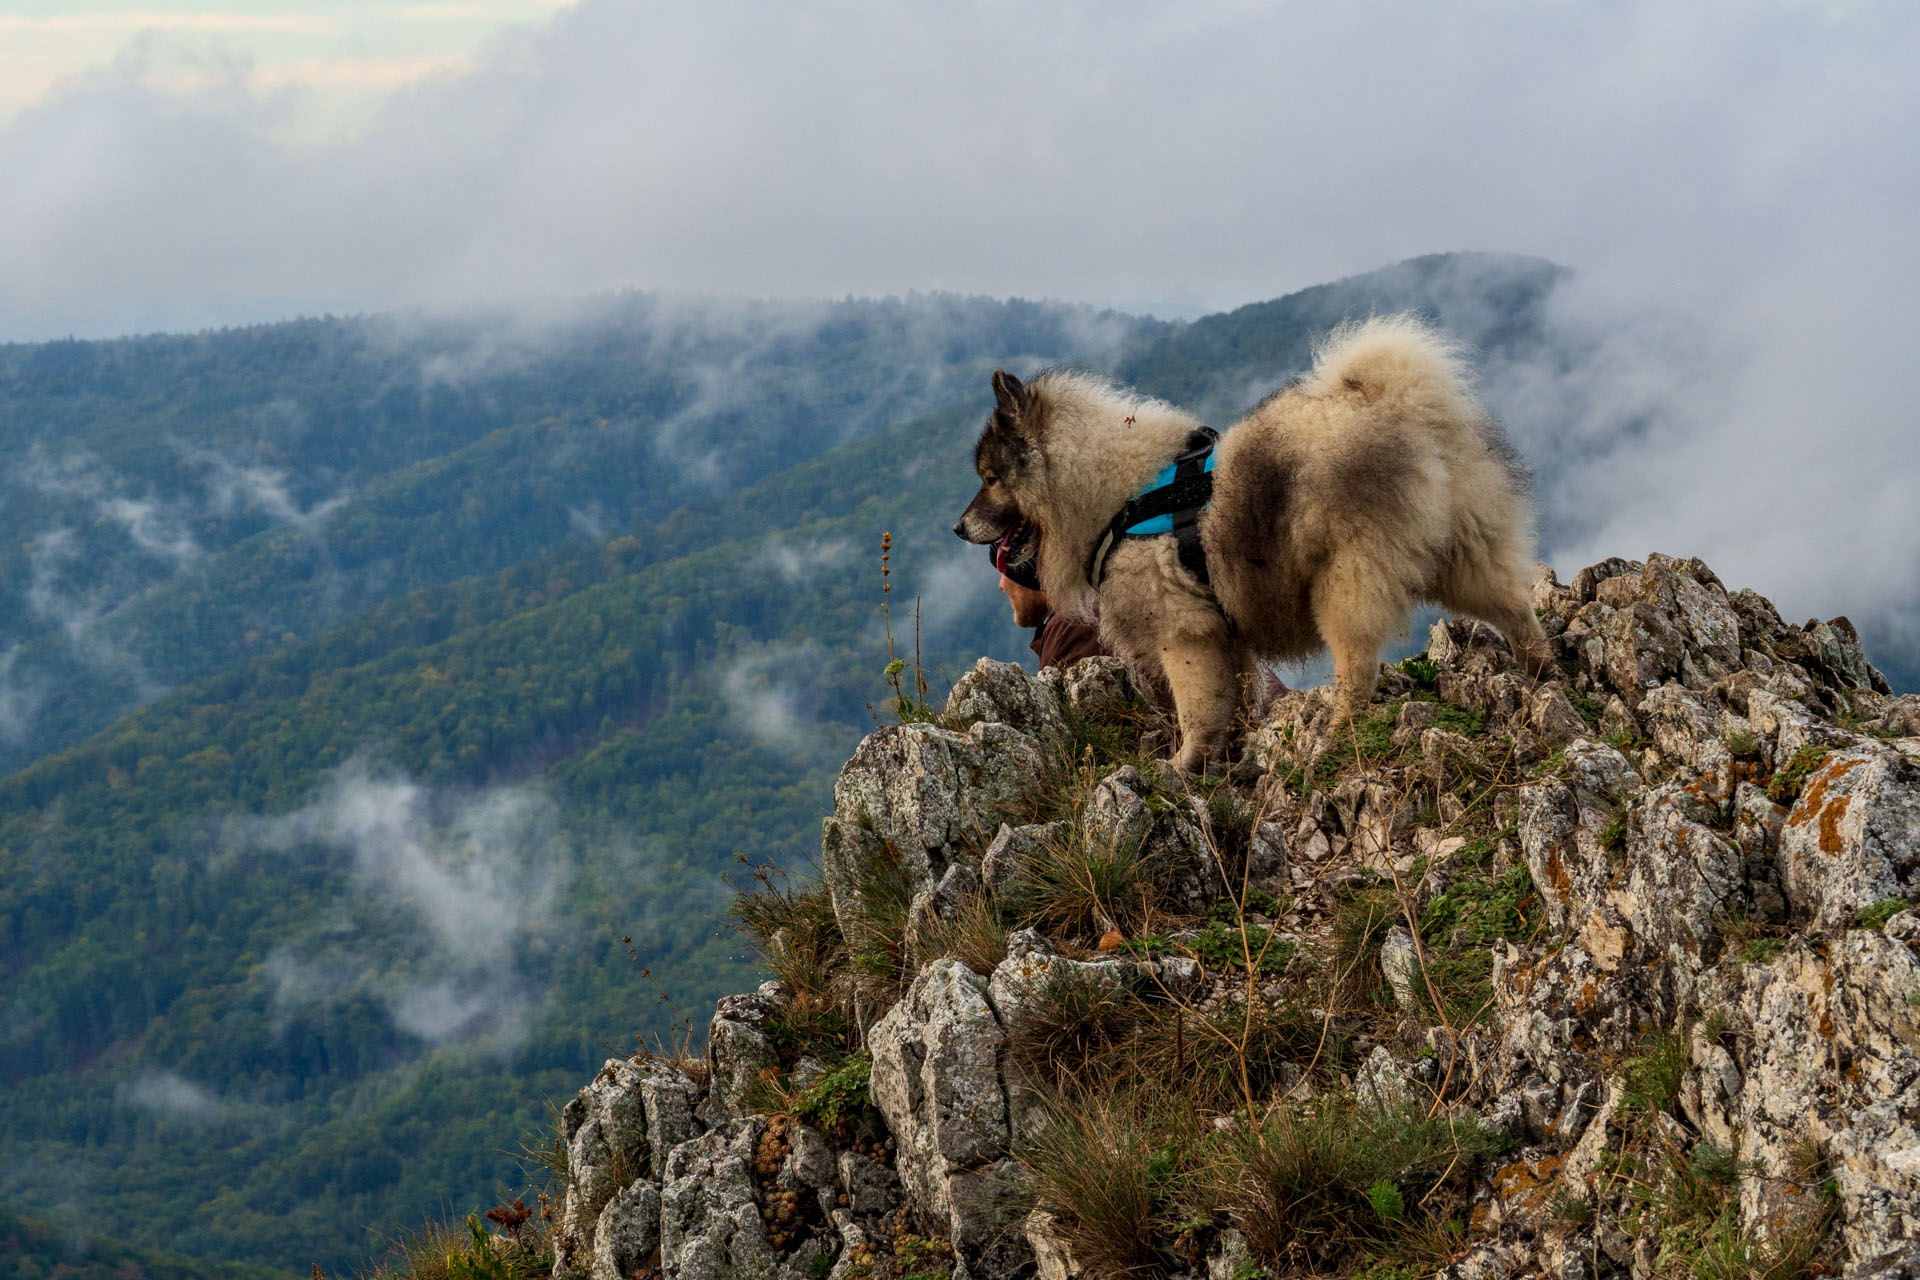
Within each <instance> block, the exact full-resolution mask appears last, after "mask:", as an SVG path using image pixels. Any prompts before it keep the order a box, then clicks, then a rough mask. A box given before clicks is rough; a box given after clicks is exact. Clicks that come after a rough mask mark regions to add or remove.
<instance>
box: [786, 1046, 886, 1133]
mask: <svg viewBox="0 0 1920 1280" xmlns="http://www.w3.org/2000/svg"><path fill="white" fill-rule="evenodd" d="M872 1076H873V1058H872V1057H871V1056H870V1055H869V1054H867V1053H865V1052H864V1051H863V1052H860V1053H856V1054H852V1055H850V1056H849V1057H848V1058H847V1059H846V1061H844V1062H842V1063H841V1064H840V1065H839V1066H837V1067H835V1068H834V1069H833V1070H832V1071H829V1072H828V1073H827V1074H826V1075H824V1076H821V1077H820V1079H818V1080H816V1081H815V1082H814V1083H813V1084H812V1085H810V1086H808V1088H807V1091H806V1092H805V1093H803V1094H801V1095H800V1100H799V1101H798V1102H797V1103H795V1104H794V1108H793V1109H794V1111H795V1113H797V1114H798V1115H799V1116H800V1118H801V1119H803V1120H805V1121H807V1122H808V1123H809V1124H811V1125H813V1126H814V1127H815V1128H816V1129H819V1130H820V1131H821V1132H823V1133H838V1132H839V1131H840V1129H841V1126H842V1125H843V1124H844V1123H845V1122H846V1121H847V1120H850V1119H851V1118H852V1117H853V1116H855V1115H857V1114H859V1112H860V1111H861V1109H863V1108H864V1107H866V1106H868V1105H869V1104H870V1103H871V1101H872V1099H871V1097H870V1095H869V1094H868V1092H867V1084H868V1081H869V1080H870V1079H871V1078H872Z"/></svg>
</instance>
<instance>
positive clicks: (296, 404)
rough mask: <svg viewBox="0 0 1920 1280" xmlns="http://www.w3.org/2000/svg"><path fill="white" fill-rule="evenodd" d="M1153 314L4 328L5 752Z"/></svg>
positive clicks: (645, 307)
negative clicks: (134, 330)
mask: <svg viewBox="0 0 1920 1280" xmlns="http://www.w3.org/2000/svg"><path fill="white" fill-rule="evenodd" d="M1151 328H1152V326H1151V325H1144V324H1143V323H1142V322H1140V321H1136V320H1131V319H1127V318H1124V317H1120V316H1115V315H1112V314H1110V313H1099V312H1094V311H1091V310H1089V309H1086V308H1077V307H1067V306H1058V305H1051V304H1030V303H1023V302H1017V301H1016V302H995V301H989V300H985V299H971V298H952V297H925V298H913V299H909V300H906V301H897V300H896V301H885V302H854V301H848V302H845V303H840V304H831V305H798V304H785V305H774V304H760V305H745V304H739V305H724V306H723V305H720V304H708V305H696V304H690V303H680V304H668V303H665V302H662V301H660V300H658V299H654V298H650V297H645V296H638V297H624V298H619V299H611V300H605V301H601V302H598V303H582V304H578V305H577V306H573V307H570V308H568V309H566V310H565V311H564V312H563V313H560V314H555V315H550V316H546V317H542V318H539V319H537V320H536V319H529V318H526V317H509V316H500V317H493V318H490V319H474V320H464V321H458V322H455V321H447V320H439V319H433V318H428V317H413V318H404V317H401V318H395V317H371V318H360V319H346V320H340V319H331V318H329V319H322V320H302V321H296V322H294V323H291V324H283V325H271V326H265V327H261V328H256V329H246V330H237V331H231V332H220V333H209V334H200V335H195V336H191V337H151V338H134V339H126V340H122V341H118V342H100V343H87V342H62V343H51V344H45V345H40V346H13V347H0V449H4V450H5V453H6V456H7V457H8V458H10V459H11V460H12V465H11V466H9V468H8V469H7V471H6V473H5V476H4V478H3V479H0V494H3V495H4V500H3V501H0V599H4V600H6V601H8V602H9V607H8V608H6V609H4V610H0V767H13V768H17V767H19V766H20V765H22V764H24V763H26V762H28V761H30V760H32V759H35V758H37V757H39V756H41V755H44V754H46V753H48V752H49V751H52V750H56V749H58V748H60V747H62V746H66V745H69V744H70V743H72V742H74V741H77V740H78V739H79V738H80V737H83V736H85V734H87V733H89V732H92V731H93V730H95V729H98V728H100V727H102V726H104V725H105V724H107V723H109V722H110V721H111V720H112V719H114V718H115V717H117V716H119V715H121V714H124V713H125V712H126V711H128V710H130V709H132V708H133V707H134V706H136V705H138V704H140V703H142V702H146V701H150V700H151V699H152V698H153V697H154V696H155V695H156V694H157V693H159V692H161V691H164V690H166V689H169V688H173V687H176V686H178V685H181V684H186V683H190V682H192V681H194V680H197V679H200V678H202V677H204V676H207V675H210V674H212V673H214V672H216V671H219V670H221V669H223V668H226V667H229V666H232V665H233V664H235V663H237V662H240V661H244V660H245V659H246V658H248V657H251V656H254V655H256V654H259V653H264V652H269V651H271V650H274V649H277V648H278V647H280V646H281V645H283V644H285V643H286V642H288V641H289V640H292V639H295V638H299V637H304V636H308V635H311V634H313V633H314V632H315V631H317V630H318V629H320V628H321V627H323V626H325V625H326V624H327V623H329V622H332V621H335V620H337V619H340V618H342V617H346V616H349V615H351V614H353V613H356V612H358V611H359V610H361V609H364V608H366V607H367V606H369V605H371V604H374V603H377V602H379V601H382V600H387V599H392V598H394V597H396V596H399V595H401V594H404V593H405V592H407V591H410V590H413V589H416V588H420V587H424V586H432V585H437V584H441V583H446V582H452V581H455V580H458V579H460V578H464V577H468V576H471V575H474V574H482V573H491V572H494V571H496V570H499V569H502V568H506V567H509V566H512V565H515V564H518V563H520V562H521V561H523V560H525V559H526V558H528V557H530V556H535V555H538V554H539V553H541V552H543V551H545V550H548V549H550V548H553V547H555V546H558V545H560V544H562V543H564V542H566V541H568V540H569V539H576V540H589V541H602V540H604V539H605V538H606V537H608V536H610V535H612V534H614V533H618V532H620V531H622V530H629V529H634V528H641V527H645V526H647V525H649V524H651V523H653V522H655V521H658V520H661V519H663V518H665V517H666V516H667V515H669V514H670V513H672V512H673V511H675V510H676V509H678V508H679V507H681V506H682V505H684V504H686V503H688V502H691V501H695V500H697V499H700V498H703V497H711V496H715V495H723V494H727V493H731V492H734V491H736V490H737V489H739V488H740V486H742V485H745V484H750V483H752V482H753V481H755V480H757V479H760V478H761V477H764V476H767V475H771V474H774V473H776V472H778V471H779V470H781V469H782V468H784V467H788V466H792V465H794V464H796V463H799V462H802V461H805V460H806V459H809V458H812V457H816V456H818V455H819V454H820V453H822V452H823V451H825V450H827V449H830V448H832V447H834V446H836V445H839V444H843V443H847V442H850V441H854V440H858V439H860V438H862V437H864V436H866V435H868V434H870V433H872V432H874V431H876V430H879V429H881V428H883V427H886V426H889V425H896V424H898V423H899V422H900V421H902V420H903V419H905V418H908V417H911V416H913V415H914V414H917V413H920V412H924V411H926V410H929V409H932V408H935V407H938V406H939V405H942V404H946V403H949V402H951V401H952V400H954V399H956V398H958V397H959V396H961V395H962V394H964V392H965V389H966V388H968V387H972V386H976V385H978V384H979V382H980V379H981V378H983V377H984V376H985V374H986V373H987V371H988V370H990V369H991V368H992V367H993V366H994V364H995V363H996V362H998V363H1005V362H1008V361H1014V362H1019V361H1031V362H1042V363H1051V362H1064V363H1093V364H1098V363H1101V362H1103V361H1105V360H1106V359H1108V358H1109V353H1110V352H1111V351H1113V350H1114V349H1116V348H1117V347H1118V346H1119V345H1121V344H1122V343H1124V342H1126V341H1127V340H1128V339H1130V338H1132V337H1134V336H1136V335H1139V334H1141V333H1143V332H1146V331H1148V330H1150V329H1151Z"/></svg>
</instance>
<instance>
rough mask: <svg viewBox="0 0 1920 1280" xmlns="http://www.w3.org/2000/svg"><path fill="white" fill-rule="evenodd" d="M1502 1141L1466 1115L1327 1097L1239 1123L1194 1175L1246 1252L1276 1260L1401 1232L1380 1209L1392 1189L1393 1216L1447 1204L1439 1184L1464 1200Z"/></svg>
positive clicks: (1335, 1250) (1330, 1251) (1345, 1250)
mask: <svg viewBox="0 0 1920 1280" xmlns="http://www.w3.org/2000/svg"><path fill="white" fill-rule="evenodd" d="M1507 1145H1508V1142H1507V1140H1506V1139H1505V1138H1504V1137H1502V1136H1500V1135H1498V1134H1495V1133H1493V1132H1492V1131H1490V1130H1488V1129H1485V1128H1483V1127H1482V1126H1481V1125H1480V1124H1479V1123H1478V1122H1477V1121H1474V1120H1455V1121H1449V1120H1430V1119H1427V1118H1426V1117H1425V1116H1424V1115H1423V1114H1422V1113H1421V1112H1420V1111H1419V1110H1418V1109H1416V1108H1411V1107H1409V1108H1405V1109H1394V1110H1388V1111H1379V1110H1374V1109H1370V1108H1362V1107H1356V1106H1354V1105H1352V1103H1351V1102H1350V1101H1344V1100H1340V1099H1336V1098H1332V1097H1329V1098H1326V1099H1323V1100H1321V1101H1320V1102H1319V1103H1317V1104H1316V1105H1315V1106H1313V1107H1310V1108H1306V1109H1303V1110H1300V1111H1297V1112H1290V1111H1285V1110H1282V1111H1276V1112H1275V1113H1274V1114H1273V1115H1271V1116H1270V1117H1269V1118H1268V1119H1267V1120H1266V1122H1265V1123H1263V1124H1262V1125H1260V1126H1259V1127H1257V1128H1256V1127H1254V1126H1251V1125H1242V1126H1240V1127H1239V1128H1237V1129H1236V1130H1234V1132H1233V1133H1232V1134H1230V1135H1229V1136H1228V1139H1227V1141H1226V1142H1225V1144H1224V1145H1223V1147H1222V1149H1221V1151H1220V1153H1219V1155H1218V1156H1217V1157H1216V1158H1215V1159H1214V1160H1212V1161H1210V1162H1209V1163H1208V1165H1207V1167H1206V1169H1205V1170H1204V1173H1203V1175H1202V1177H1203V1179H1204V1180H1205V1182H1206V1183H1207V1190H1208V1191H1209V1192H1210V1202H1211V1203H1215V1204H1218V1205H1219V1206H1220V1208H1221V1209H1222V1210H1223V1211H1224V1212H1225V1215H1226V1216H1227V1218H1228V1219H1229V1220H1230V1221H1232V1223H1233V1225H1234V1226H1236V1227H1238V1228H1239V1229H1240V1231H1241V1232H1242V1233H1243V1234H1245V1235H1246V1237H1247V1241H1248V1243H1249V1244H1250V1245H1251V1246H1252V1248H1253V1251H1254V1253H1255V1254H1256V1255H1257V1256H1259V1257H1261V1258H1262V1259H1263V1260H1265V1261H1267V1262H1268V1263H1269V1264H1272V1265H1274V1266H1278V1267H1284V1266H1288V1265H1297V1264H1298V1263H1300V1262H1302V1261H1304V1260H1305V1259H1306V1258H1308V1257H1311V1256H1313V1255H1314V1254H1320V1255H1323V1256H1325V1255H1332V1256H1340V1255H1342V1254H1346V1255H1348V1256H1351V1253H1352V1251H1353V1249H1354V1247H1355V1246H1356V1245H1360V1244H1364V1243H1366V1242H1369V1241H1372V1242H1379V1241H1383V1240H1387V1239H1393V1238H1398V1237H1400V1236H1401V1235H1402V1234H1403V1232H1404V1231H1405V1230H1406V1226H1405V1225H1403V1224H1402V1223H1401V1222H1400V1221H1398V1220H1394V1219H1388V1218H1386V1216H1385V1215H1384V1213H1383V1212H1382V1210H1383V1209H1392V1208H1394V1207H1396V1206H1395V1197H1396V1196H1397V1198H1398V1205H1397V1207H1398V1209H1399V1211H1400V1215H1401V1217H1410V1216H1411V1214H1410V1212H1409V1206H1410V1205H1414V1204H1420V1203H1422V1202H1423V1201H1432V1202H1436V1203H1438V1202H1443V1201H1445V1200H1446V1199H1447V1198H1448V1197H1447V1196H1442V1195H1441V1194H1440V1193H1441V1192H1442V1191H1443V1190H1445V1191H1447V1192H1448V1193H1449V1195H1450V1196H1452V1197H1453V1198H1455V1199H1459V1198H1462V1197H1463V1193H1464V1189H1465V1188H1466V1187H1467V1186H1469V1185H1470V1184H1471V1180H1472V1179H1473V1177H1474V1175H1475V1174H1477V1173H1478V1172H1479V1170H1480V1169H1481V1168H1482V1167H1484V1165H1485V1164H1486V1162H1487V1161H1488V1159H1489V1158H1490V1157H1492V1156H1493V1155H1495V1154H1497V1153H1499V1152H1500V1151H1503V1150H1505V1149H1506V1147H1507ZM1382 1184H1384V1185H1382ZM1388 1188H1391V1192H1389V1190H1388ZM1440 1221H1441V1219H1440V1216H1439V1215H1438V1214H1437V1213H1436V1214H1433V1222H1434V1224H1438V1223H1440Z"/></svg>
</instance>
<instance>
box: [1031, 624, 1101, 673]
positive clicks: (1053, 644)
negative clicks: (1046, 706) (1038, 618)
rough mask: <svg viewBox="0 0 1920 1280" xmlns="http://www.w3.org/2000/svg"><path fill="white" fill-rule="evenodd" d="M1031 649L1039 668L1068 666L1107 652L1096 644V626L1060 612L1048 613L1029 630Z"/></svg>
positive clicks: (1098, 636)
mask: <svg viewBox="0 0 1920 1280" xmlns="http://www.w3.org/2000/svg"><path fill="white" fill-rule="evenodd" d="M1033 651H1034V653H1035V654H1037V655H1038V656H1039V658H1040V669H1041V670H1042V671H1045V670H1046V669H1047V668H1048V667H1070V666H1072V665H1073V664H1074V663H1076V662H1078V661H1080V659H1082V658H1092V657H1096V656H1098V655H1100V654H1103V653H1105V652H1106V651H1107V647H1106V646H1105V645H1103V644H1101V643H1100V628H1098V627H1096V626H1094V625H1093V624H1091V623H1088V622H1082V621H1081V620H1080V619H1078V618H1073V617H1068V616H1066V615H1064V614H1058V613H1056V614H1051V615H1049V616H1048V618H1047V620H1046V621H1045V622H1043V623H1041V624H1040V625H1039V626H1037V627H1035V628H1034V629H1033Z"/></svg>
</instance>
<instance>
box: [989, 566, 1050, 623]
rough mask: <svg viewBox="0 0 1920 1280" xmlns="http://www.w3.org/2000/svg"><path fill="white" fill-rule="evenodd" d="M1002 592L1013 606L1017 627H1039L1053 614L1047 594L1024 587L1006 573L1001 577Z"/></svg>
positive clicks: (1014, 620) (1014, 621)
mask: <svg viewBox="0 0 1920 1280" xmlns="http://www.w3.org/2000/svg"><path fill="white" fill-rule="evenodd" d="M1000 591H1001V593H1002V594H1003V595H1005V596H1006V597H1007V603H1008V604H1010V605H1012V606H1013V624H1014V625H1015V626H1017V627H1037V626H1039V625H1040V624H1041V623H1043V622H1045V621H1046V620H1047V619H1048V618H1049V617H1051V616H1052V614H1053V605H1052V604H1051V603H1049V602H1048V600H1047V594H1046V592H1044V591H1040V590H1038V589H1036V588H1034V587H1023V586H1021V585H1020V584H1019V583H1017V582H1015V581H1014V580H1013V579H1012V578H1009V577H1008V576H1007V575H1006V574H1004V573H1003V574H1001V575H1000Z"/></svg>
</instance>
